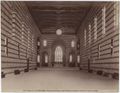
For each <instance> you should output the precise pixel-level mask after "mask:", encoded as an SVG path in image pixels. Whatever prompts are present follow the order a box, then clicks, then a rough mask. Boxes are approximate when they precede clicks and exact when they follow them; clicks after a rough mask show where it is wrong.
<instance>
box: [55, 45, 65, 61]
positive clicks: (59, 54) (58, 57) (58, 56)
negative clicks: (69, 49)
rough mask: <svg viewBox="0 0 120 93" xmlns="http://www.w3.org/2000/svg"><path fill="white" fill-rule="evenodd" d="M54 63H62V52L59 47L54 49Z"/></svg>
mask: <svg viewBox="0 0 120 93" xmlns="http://www.w3.org/2000/svg"><path fill="white" fill-rule="evenodd" d="M55 62H63V51H62V48H61V47H60V46H57V47H56V49H55Z"/></svg>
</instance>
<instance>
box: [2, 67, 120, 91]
mask: <svg viewBox="0 0 120 93" xmlns="http://www.w3.org/2000/svg"><path fill="white" fill-rule="evenodd" d="M118 89H119V87H118V80H115V79H111V78H107V77H102V76H99V75H96V74H90V73H88V72H85V71H79V70H78V68H70V69H69V68H64V69H63V68H40V69H38V70H34V71H30V72H28V73H24V72H22V73H21V74H20V75H12V74H11V75H8V76H6V78H3V79H2V91H19V92H20V91H37V92H38V91H56V90H57V91H98V92H100V93H101V91H102V92H103V91H104V92H109V93H110V92H114V93H116V92H117V91H118Z"/></svg>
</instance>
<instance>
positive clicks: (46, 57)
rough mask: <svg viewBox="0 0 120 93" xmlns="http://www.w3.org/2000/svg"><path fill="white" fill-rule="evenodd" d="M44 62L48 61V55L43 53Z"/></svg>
mask: <svg viewBox="0 0 120 93" xmlns="http://www.w3.org/2000/svg"><path fill="white" fill-rule="evenodd" d="M45 63H48V55H47V54H46V55H45Z"/></svg>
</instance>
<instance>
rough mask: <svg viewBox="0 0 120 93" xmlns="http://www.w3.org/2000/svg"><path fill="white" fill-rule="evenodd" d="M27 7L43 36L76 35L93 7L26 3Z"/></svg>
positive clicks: (86, 4)
mask: <svg viewBox="0 0 120 93" xmlns="http://www.w3.org/2000/svg"><path fill="white" fill-rule="evenodd" d="M26 5H27V6H28V9H29V11H30V13H31V15H32V17H33V19H34V20H35V22H36V24H37V26H38V27H39V29H40V31H41V33H42V34H55V33H56V30H57V29H59V28H60V29H62V30H63V33H64V34H76V33H77V30H78V28H79V26H80V24H81V23H82V21H83V20H84V18H85V16H86V15H87V13H88V11H89V10H90V7H91V2H82V1H81V2H80V1H76V2H73V1H28V2H27V1H26Z"/></svg>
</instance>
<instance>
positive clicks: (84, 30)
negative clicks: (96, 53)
mask: <svg viewBox="0 0 120 93" xmlns="http://www.w3.org/2000/svg"><path fill="white" fill-rule="evenodd" d="M84 46H86V29H85V30H84Z"/></svg>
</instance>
